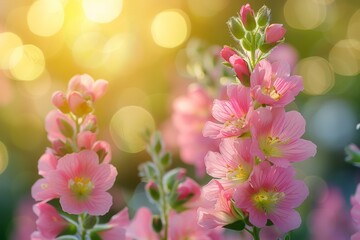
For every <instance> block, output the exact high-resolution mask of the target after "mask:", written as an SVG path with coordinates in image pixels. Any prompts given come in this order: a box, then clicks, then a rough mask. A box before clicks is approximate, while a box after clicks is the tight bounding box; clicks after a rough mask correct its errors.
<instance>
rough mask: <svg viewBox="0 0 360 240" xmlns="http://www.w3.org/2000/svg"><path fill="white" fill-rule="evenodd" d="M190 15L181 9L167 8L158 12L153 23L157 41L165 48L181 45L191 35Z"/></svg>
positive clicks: (154, 37)
mask: <svg viewBox="0 0 360 240" xmlns="http://www.w3.org/2000/svg"><path fill="white" fill-rule="evenodd" d="M189 31H190V23H189V20H188V16H187V15H186V14H185V13H184V12H182V11H181V10H178V9H176V10H166V11H163V12H160V13H159V14H157V15H156V16H155V18H154V20H153V22H152V24H151V34H152V37H153V39H154V41H155V43H156V44H157V45H159V46H161V47H164V48H174V47H177V46H179V45H181V44H182V43H183V42H185V40H186V39H187V38H188V36H189Z"/></svg>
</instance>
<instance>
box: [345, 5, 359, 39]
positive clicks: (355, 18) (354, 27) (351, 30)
mask: <svg viewBox="0 0 360 240" xmlns="http://www.w3.org/2000/svg"><path fill="white" fill-rule="evenodd" d="M359 29H360V9H358V10H357V11H356V12H355V13H354V14H353V15H352V16H351V19H350V21H349V25H348V29H347V34H348V37H349V38H351V39H356V40H358V41H360V31H359Z"/></svg>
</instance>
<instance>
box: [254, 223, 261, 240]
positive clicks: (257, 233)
mask: <svg viewBox="0 0 360 240" xmlns="http://www.w3.org/2000/svg"><path fill="white" fill-rule="evenodd" d="M259 234H260V228H257V227H255V226H254V227H253V238H254V240H260V235H259Z"/></svg>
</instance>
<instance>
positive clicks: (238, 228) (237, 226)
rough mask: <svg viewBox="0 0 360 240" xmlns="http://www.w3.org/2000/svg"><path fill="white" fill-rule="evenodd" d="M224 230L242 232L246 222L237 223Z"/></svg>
mask: <svg viewBox="0 0 360 240" xmlns="http://www.w3.org/2000/svg"><path fill="white" fill-rule="evenodd" d="M223 228H226V229H230V230H235V231H241V230H243V229H244V228H245V222H244V220H238V221H236V222H233V223H230V224H228V225H225V226H223Z"/></svg>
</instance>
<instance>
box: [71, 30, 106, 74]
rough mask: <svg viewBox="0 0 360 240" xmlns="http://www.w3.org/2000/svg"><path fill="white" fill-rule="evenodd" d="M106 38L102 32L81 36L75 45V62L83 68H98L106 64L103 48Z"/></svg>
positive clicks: (73, 52) (73, 48)
mask: <svg viewBox="0 0 360 240" xmlns="http://www.w3.org/2000/svg"><path fill="white" fill-rule="evenodd" d="M105 43H106V38H105V36H104V35H103V34H102V33H100V32H88V33H84V34H82V35H80V36H79V37H78V38H77V39H76V40H75V43H74V44H73V47H72V50H73V51H72V54H73V58H74V60H75V62H76V63H77V64H78V65H79V66H82V67H86V68H96V67H99V66H101V65H102V64H103V63H104V55H103V48H104V45H105Z"/></svg>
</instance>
